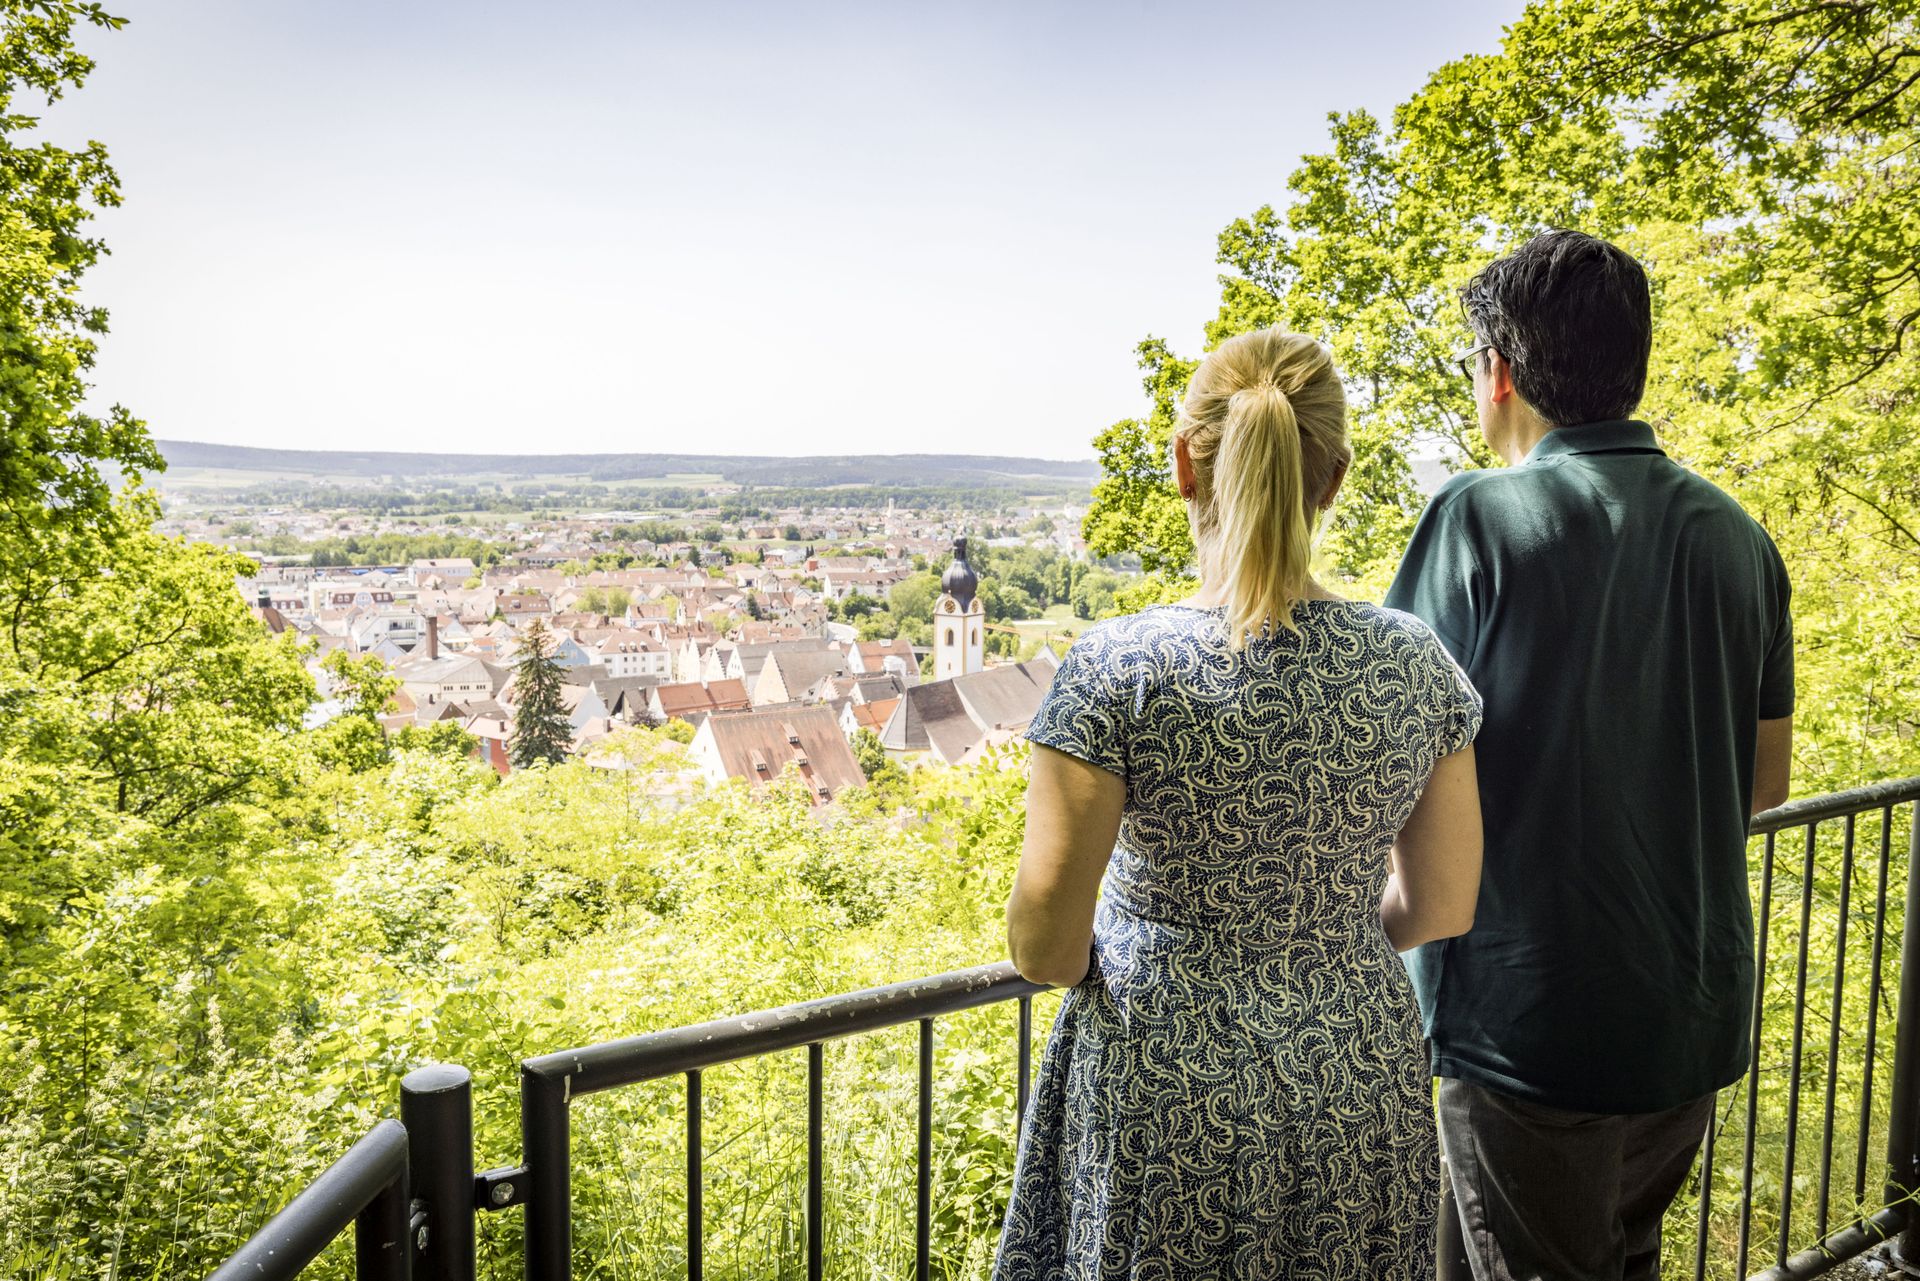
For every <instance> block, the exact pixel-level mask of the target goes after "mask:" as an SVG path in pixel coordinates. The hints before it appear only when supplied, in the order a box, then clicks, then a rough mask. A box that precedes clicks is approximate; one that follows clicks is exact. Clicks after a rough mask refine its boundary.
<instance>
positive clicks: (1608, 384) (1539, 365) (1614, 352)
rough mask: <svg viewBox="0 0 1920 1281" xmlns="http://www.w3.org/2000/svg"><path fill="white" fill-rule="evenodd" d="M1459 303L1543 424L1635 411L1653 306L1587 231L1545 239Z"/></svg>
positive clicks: (1631, 271)
mask: <svg viewBox="0 0 1920 1281" xmlns="http://www.w3.org/2000/svg"><path fill="white" fill-rule="evenodd" d="M1460 301H1461V304H1462V306H1463V307H1464V308H1465V309H1466V313H1467V323H1468V324H1469V325H1471V326H1472V327H1473V332H1474V334H1475V335H1477V337H1478V339H1479V341H1481V342H1483V343H1488V344H1490V345H1491V346H1492V347H1493V349H1494V350H1495V351H1497V352H1499V353H1500V354H1501V355H1502V356H1505V357H1506V359H1507V364H1508V365H1509V366H1510V367H1511V368H1512V370H1513V385H1514V389H1515V390H1516V391H1518V392H1519V393H1520V396H1521V398H1522V399H1524V400H1525V401H1526V402H1527V403H1528V404H1529V405H1531V406H1533V408H1534V411H1535V412H1536V413H1538V414H1539V415H1540V416H1541V417H1542V418H1544V419H1545V420H1546V421H1547V422H1549V423H1552V424H1553V425H1554V426H1556V427H1565V426H1571V425H1573V424H1576V423H1593V422H1601V421H1604V420H1606V419H1610V418H1626V417H1628V416H1630V415H1631V414H1632V413H1633V411H1634V409H1635V408H1636V407H1637V406H1638V405H1639V404H1640V397H1641V395H1642V394H1643V393H1645V391H1646V389H1647V356H1648V355H1649V353H1651V352H1652V350H1653V305H1652V300H1651V297H1650V295H1649V293H1648V290H1647V273H1646V271H1645V269H1643V268H1642V267H1641V266H1640V264H1639V263H1638V262H1637V261H1635V260H1634V257H1633V255H1631V254H1629V253H1625V252H1624V251H1622V250H1620V249H1618V248H1616V247H1615V246H1613V245H1610V244H1608V243H1607V242H1606V241H1604V240H1601V239H1600V238H1599V237H1597V236H1589V235H1587V234H1586V233H1585V232H1580V231H1549V232H1546V233H1545V234H1543V235H1538V236H1535V237H1534V238H1533V239H1532V240H1529V241H1528V242H1527V243H1526V244H1524V245H1522V246H1520V248H1518V249H1516V250H1514V251H1513V252H1512V253H1510V254H1508V255H1507V256H1506V257H1505V258H1500V259H1497V260H1495V261H1494V262H1491V263H1489V264H1487V266H1486V267H1485V268H1484V269H1483V270H1482V271H1481V272H1480V274H1479V275H1477V276H1475V277H1474V278H1473V279H1472V280H1470V281H1468V282H1467V285H1466V288H1464V289H1462V290H1461V291H1460Z"/></svg>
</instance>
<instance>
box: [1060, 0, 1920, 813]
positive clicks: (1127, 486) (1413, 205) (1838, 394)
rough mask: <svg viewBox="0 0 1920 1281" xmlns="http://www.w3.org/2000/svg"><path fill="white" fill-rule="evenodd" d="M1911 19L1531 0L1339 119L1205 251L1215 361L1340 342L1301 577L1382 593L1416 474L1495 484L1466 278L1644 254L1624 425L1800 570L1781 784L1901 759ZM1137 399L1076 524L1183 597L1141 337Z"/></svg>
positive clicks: (1917, 749)
mask: <svg viewBox="0 0 1920 1281" xmlns="http://www.w3.org/2000/svg"><path fill="white" fill-rule="evenodd" d="M1917 25H1920V19H1917V17H1916V12H1915V9H1914V8H1913V6H1912V5H1911V4H1910V3H1906V2H1901V3H1875V2H1872V0H1864V2H1863V3H1859V4H1824V3H1823V4H1810V5H1772V4H1768V3H1765V2H1764V0H1728V3H1724V4H1716V5H1711V6H1700V5H1696V4H1692V3H1689V2H1688V0H1577V2H1576V0H1542V2H1540V3H1535V4H1532V5H1530V6H1529V7H1528V9H1527V10H1526V12H1525V14H1524V15H1523V16H1522V17H1521V19H1520V20H1519V21H1518V22H1516V23H1515V24H1514V25H1513V26H1512V27H1511V28H1510V29H1509V30H1508V32H1507V35H1506V38H1505V40H1504V42H1503V44H1502V47H1501V48H1500V50H1499V51H1498V52H1497V53H1494V54H1488V55H1475V56H1472V57H1467V58H1462V59H1459V60H1457V61H1454V62H1451V63H1448V64H1446V65H1445V66H1443V67H1441V68H1440V69H1439V70H1437V71H1436V72H1434V73H1433V75H1432V76H1431V77H1430V78H1429V79H1428V81H1427V83H1426V84H1425V85H1424V86H1423V87H1422V88H1421V89H1420V91H1419V92H1418V93H1416V94H1414V95H1413V96H1412V97H1411V98H1410V99H1409V100H1408V101H1406V102H1404V103H1402V104H1401V105H1400V106H1399V107H1398V108H1396V109H1395V111H1394V112H1393V115H1392V117H1391V119H1390V120H1386V121H1382V120H1380V119H1377V118H1375V117H1374V116H1371V115H1369V114H1368V113H1365V112H1351V113H1347V114H1342V115H1336V116H1334V117H1332V127H1331V131H1330V136H1329V145H1328V147H1327V149H1326V150H1325V152H1323V153H1322V154H1318V155H1314V156H1309V157H1307V158H1306V160H1305V161H1304V163H1303V164H1302V165H1301V167H1300V168H1299V169H1298V170H1297V171H1296V172H1295V173H1294V175H1293V176H1292V179H1291V181H1290V184H1289V185H1290V187H1291V189H1292V197H1291V199H1290V200H1289V202H1288V203H1286V204H1285V205H1283V206H1277V207H1275V206H1269V207H1263V208H1261V209H1258V210H1255V211H1253V212H1252V213H1250V214H1249V215H1247V216H1246V217H1244V218H1241V219H1238V220H1236V221H1235V222H1234V223H1233V224H1231V225H1230V226H1229V227H1227V228H1226V229H1225V230H1224V231H1223V232H1222V233H1221V235H1220V238H1219V243H1218V260H1219V262H1220V264H1221V265H1222V266H1223V267H1224V268H1225V272H1224V274H1223V275H1222V277H1221V296H1220V305H1219V309H1218V311H1217V313H1216V315H1215V317H1214V319H1213V320H1212V322H1211V323H1210V324H1209V325H1208V327H1207V341H1208V344H1209V346H1211V345H1213V344H1217V343H1218V342H1220V341H1222V340H1223V339H1225V338H1227V337H1229V336H1231V335H1233V334H1236V333H1240V332H1244V331H1246V330H1249V329H1252V328H1257V327H1259V326H1263V325H1269V324H1279V325H1284V326H1287V327H1288V328H1291V329H1295V330H1299V331H1302V332H1306V333H1311V334H1314V335H1316V336H1319V337H1321V338H1322V339H1324V340H1325V341H1327V342H1328V343H1330V344H1331V345H1332V347H1333V349H1334V352H1335V355H1336V358H1337V360H1338V363H1339V365H1340V367H1341V369H1342V371H1343V372H1344V374H1345V375H1346V377H1347V380H1348V392H1349V401H1350V404H1351V407H1352V414H1351V420H1352V429H1353V438H1354V446H1355V463H1354V467H1353V470H1352V472H1351V473H1350V474H1349V477H1348V480H1347V485H1346V491H1345V494H1344V497H1343V501H1342V502H1341V504H1340V505H1339V506H1338V507H1337V508H1336V513H1335V519H1334V522H1333V525H1332V528H1331V529H1330V530H1329V531H1328V534H1327V536H1326V541H1325V545H1324V548H1323V556H1322V562H1321V567H1322V568H1323V569H1324V570H1326V571H1329V572H1331V573H1333V574H1335V575H1336V576H1338V577H1341V578H1344V579H1346V580H1348V581H1350V582H1352V583H1354V584H1355V585H1356V586H1357V587H1358V588H1359V589H1360V590H1370V591H1377V590H1379V589H1380V588H1381V587H1382V586H1384V583H1385V581H1386V579H1387V578H1388V577H1389V576H1390V575H1391V572H1392V569H1393V567H1394V565H1395V564H1396V563H1397V560H1398V557H1399V553H1400V550H1401V548H1402V547H1403V546H1404V541H1405V537H1406V533H1407V530H1408V526H1409V522H1410V520H1411V519H1412V517H1413V516H1414V515H1415V513H1416V512H1417V510H1418V507H1419V502H1420V500H1419V496H1418V494H1417V493H1416V492H1415V490H1414V488H1413V486H1412V483H1411V473H1410V470H1409V465H1408V459H1409V457H1410V456H1412V455H1415V454H1419V453H1427V454H1434V455H1438V456H1439V457H1441V458H1443V459H1444V460H1445V461H1446V462H1447V463H1448V465H1450V466H1453V467H1475V466H1486V465H1490V464H1491V463H1492V462H1493V460H1492V459H1491V458H1490V456H1489V455H1488V453H1487V451H1486V448H1485V446H1484V444H1483V443H1482V442H1481V441H1480V440H1479V437H1478V432H1477V429H1476V424H1475V421H1474V417H1473V408H1472V403H1471V395H1470V388H1469V386H1468V384H1467V382H1466V380H1464V379H1463V378H1462V377H1461V376H1460V374H1459V371H1458V370H1457V369H1455V368H1454V367H1453V366H1452V365H1451V364H1450V362H1449V361H1448V360H1447V355H1448V353H1449V352H1451V351H1453V350H1456V349H1457V348H1458V347H1459V346H1461V345H1464V342H1465V338H1466V331H1465V328H1464V325H1463V322H1462V319H1461V315H1460V310H1459V307H1458V303H1457V294H1458V289H1459V287H1460V285H1461V284H1463V283H1464V282H1465V281H1466V279H1467V278H1468V277H1469V276H1470V275H1471V274H1472V273H1473V272H1474V271H1475V270H1476V269H1477V268H1478V267H1480V266H1481V265H1483V264H1484V263H1485V262H1486V261H1487V260H1488V259H1489V258H1491V257H1492V256H1494V255H1495V254H1497V253H1499V252H1502V251H1504V250H1506V249H1509V248H1511V247H1513V246H1515V245H1517V244H1518V243H1520V242H1522V241H1524V240H1525V239H1526V238H1527V237H1529V236H1531V235H1534V234H1536V233H1538V232H1539V231H1542V230H1545V229H1547V228H1550V227H1578V228H1580V229H1582V230H1586V231H1591V232H1594V233H1596V234H1600V235H1604V236H1607V237H1609V238H1612V239H1614V240H1616V241H1617V242H1618V243H1620V244H1622V245H1623V246H1624V247H1626V248H1627V249H1629V250H1630V251H1632V252H1634V253H1636V254H1638V255H1639V256H1640V257H1641V258H1642V260H1643V261H1645V262H1646V263H1647V264H1648V267H1649V270H1650V274H1651V277H1652V282H1653V289H1654V306H1655V348H1654V355H1653V364H1652V368H1651V370H1650V376H1649V384H1648V390H1647V397H1646V400H1645V402H1644V404H1643V408H1642V413H1643V414H1644V415H1645V416H1647V417H1649V418H1650V419H1651V420H1652V421H1653V422H1654V424H1655V426H1656V428H1657V430H1658V431H1659V432H1660V435H1661V438H1662V441H1663V444H1664V446H1665V447H1666V448H1667V450H1668V452H1669V453H1671V454H1672V455H1673V456H1675V457H1676V458H1678V459H1679V460H1681V461H1682V462H1684V463H1685V464H1686V465H1688V466H1690V467H1692V468H1694V469H1696V470H1698V471H1700V472H1701V473H1702V474H1704V475H1706V476H1707V477H1708V478H1710V479H1712V480H1713V481H1715V482H1716V483H1717V484H1719V485H1721V486H1722V487H1723V488H1725V489H1727V490H1728V491H1729V492H1731V493H1732V494H1733V495H1734V496H1735V497H1736V498H1738V499H1739V500H1740V502H1741V503H1742V504H1743V505H1744V506H1745V507H1746V508H1747V510H1748V511H1750V512H1752V513H1753V514H1754V515H1755V516H1756V517H1757V518H1758V519H1760V520H1761V522H1762V523H1763V524H1765V525H1766V526H1767V528H1768V530H1769V531H1770V532H1771V533H1772V534H1773V536H1774V538H1775V541H1776V542H1777V543H1778V544H1779V546H1780V549H1781V552H1782V555H1783V556H1784V557H1785V558H1786V560H1787V563H1788V567H1789V569H1790V571H1791V572H1792V573H1793V576H1794V579H1795V582H1796V589H1797V590H1796V600H1795V615H1796V631H1797V647H1798V651H1799V654H1800V666H1801V685H1802V688H1803V690H1804V691H1805V697H1803V699H1802V701H1801V703H1800V708H1799V711H1798V712H1797V714H1796V720H1797V721H1798V723H1799V724H1800V725H1801V726H1802V727H1804V729H1805V731H1806V733H1805V734H1804V735H1803V737H1802V740H1801V745H1800V747H1799V748H1798V749H1797V756H1798V761H1797V765H1798V770H1799V775H1800V777H1801V778H1803V779H1806V780H1808V782H1810V783H1814V784H1821V783H1831V782H1840V781H1844V780H1853V779H1858V778H1864V777H1876V776H1878V777H1884V776H1887V775H1891V774H1896V773H1910V772H1912V771H1913V770H1914V769H1915V768H1920V746H1917V745H1920V736H1916V735H1915V734H1914V733H1913V729H1914V717H1913V715H1912V712H1911V709H1912V708H1913V707H1914V706H1916V705H1920V648H1916V647H1915V646H1913V645H1911V644H1906V643H1888V638H1890V637H1905V636H1908V635H1909V634H1910V632H1911V628H1910V627H1909V626H1908V625H1907V624H1906V623H1905V622H1903V621H1902V620H1904V619H1910V618H1912V617H1914V616H1915V615H1916V613H1920V398H1917V397H1916V396H1915V395H1914V392H1913V387H1914V385H1915V383H1916V377H1915V375H1916V370H1915V368H1914V359H1915V357H1914V345H1913V342H1912V337H1913V333H1914V327H1915V325H1916V324H1920V223H1916V222H1915V220H1914V219H1913V218H1912V217H1910V216H1909V215H1910V210H1911V190H1912V186H1913V183H1914V180H1915V169H1914V165H1915V163H1916V162H1915V159H1914V157H1915V155H1916V154H1920V153H1917V152H1916V150H1915V146H1914V144H1915V143H1916V141H1920V78H1917V77H1915V76H1914V74H1913V72H1912V70H1911V69H1910V63H1911V60H1912V58H1913V57H1914V49H1915V47H1916V46H1917V45H1920V30H1917ZM1139 354H1140V360H1141V366H1142V369H1143V371H1144V374H1145V379H1144V383H1145V390H1146V392H1147V394H1148V399H1149V405H1150V407H1149V411H1148V413H1147V414H1146V415H1145V416H1144V417H1142V418H1140V419H1133V420H1127V421H1125V422H1122V423H1118V424H1116V425H1115V426H1114V427H1112V428H1110V429H1109V430H1108V431H1107V432H1105V433H1103V434H1102V435H1101V437H1100V438H1099V440H1098V442H1097V444H1098V448H1099V451H1100V457H1101V463H1102V469H1103V476H1102V478H1101V480H1100V481H1099V483H1098V484H1097V485H1096V487H1095V501H1094V504H1093V507H1092V509H1091V510H1090V511H1089V513H1088V516H1087V519H1086V522H1085V526H1084V533H1085V536H1086V538H1087V541H1088V543H1089V545H1090V546H1091V547H1092V548H1093V550H1094V551H1095V552H1096V554H1107V553H1112V552H1118V551H1122V550H1133V551H1136V552H1137V553H1138V554H1139V555H1140V557H1141V560H1142V563H1143V565H1144V566H1145V568H1147V569H1148V570H1149V571H1152V572H1154V573H1155V574H1156V575H1157V576H1158V579H1159V582H1158V583H1157V584H1155V585H1151V586H1146V587H1143V588H1141V589H1138V590H1123V591H1122V592H1121V593H1119V594H1118V595H1119V604H1120V606H1121V607H1122V608H1125V607H1127V606H1128V605H1129V604H1131V603H1138V602H1140V601H1141V600H1142V599H1143V598H1144V597H1146V596H1148V595H1149V594H1153V593H1159V592H1163V591H1164V592H1166V593H1174V592H1177V591H1178V590H1179V589H1180V584H1179V583H1178V582H1177V579H1178V578H1179V577H1180V576H1182V575H1184V574H1186V573H1187V572H1189V569H1190V566H1191V562H1192V548H1191V542H1190V537H1189V534H1188V531H1187V527H1186V521H1185V515H1184V510H1183V504H1181V502H1180V500H1179V499H1178V497H1177V496H1176V495H1175V494H1174V493H1173V489H1172V485H1171V483H1170V480H1169V477H1168V474H1167V467H1168V463H1167V455H1166V445H1167V440H1168V437H1169V435H1170V432H1171V429H1172V424H1173V407H1174V404H1175V401H1176V398H1177V396H1178V395H1179V394H1180V393H1181V391H1182V390H1183V389H1184V387H1185V384H1186V380H1187V378H1188V377H1189V376H1190V374H1191V371H1192V369H1193V363H1194V362H1193V361H1192V360H1191V359H1189V358H1185V357H1182V356H1179V355H1176V354H1175V353H1174V352H1173V351H1172V349H1171V348H1170V347H1169V346H1168V345H1167V344H1166V343H1164V342H1162V341H1160V340H1157V339H1148V340H1146V341H1145V342H1143V343H1142V344H1141V345H1140V348H1139Z"/></svg>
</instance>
